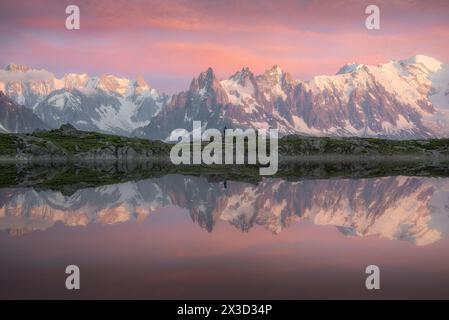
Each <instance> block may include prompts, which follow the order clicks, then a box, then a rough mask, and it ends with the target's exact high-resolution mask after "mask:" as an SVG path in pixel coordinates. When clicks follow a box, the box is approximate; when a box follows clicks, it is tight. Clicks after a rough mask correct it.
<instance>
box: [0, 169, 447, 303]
mask: <svg viewBox="0 0 449 320" xmlns="http://www.w3.org/2000/svg"><path fill="white" fill-rule="evenodd" d="M0 230H1V232H0V261H1V262H0V298H73V299H76V298H160V299H162V298H164V299H168V298H177V299H194V298H202V299H215V298H217V299H219V298H223V299H225V298H230V299H240V298H242V299H259V298H267V299H278V298H283V299H299V298H373V299H377V298H449V250H448V249H449V240H448V237H447V235H448V230H449V179H448V178H431V177H405V176H395V177H380V178H363V179H340V178H335V179H314V180H307V179H297V181H287V180H284V179H282V178H267V179H263V180H262V181H260V182H254V183H250V182H239V181H226V182H224V181H210V180H208V179H207V178H204V177H195V176H187V175H179V174H169V175H165V176H163V177H158V178H151V179H145V180H140V181H129V182H126V183H120V184H113V185H106V186H99V187H93V188H84V189H78V190H76V191H74V192H73V193H66V192H65V193H64V192H61V191H58V190H50V189H45V188H31V187H30V188H27V187H23V188H17V187H11V188H3V189H0ZM70 264H75V265H78V266H79V267H80V269H81V290H79V291H68V290H66V289H65V278H66V274H65V267H66V266H67V265H70ZM370 264H375V265H378V266H379V267H380V269H381V290H378V291H368V290H366V288H365V279H366V276H367V275H366V274H365V267H366V266H368V265H370Z"/></svg>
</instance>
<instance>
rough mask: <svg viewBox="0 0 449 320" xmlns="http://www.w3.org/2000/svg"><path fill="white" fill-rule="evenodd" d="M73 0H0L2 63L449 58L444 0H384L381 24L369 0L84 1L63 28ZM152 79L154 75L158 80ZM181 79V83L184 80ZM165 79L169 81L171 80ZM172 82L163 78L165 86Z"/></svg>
mask: <svg viewBox="0 0 449 320" xmlns="http://www.w3.org/2000/svg"><path fill="white" fill-rule="evenodd" d="M72 2H73V1H43V0H42V1H41V0H37V1H33V2H29V1H23V0H16V1H14V4H13V5H12V4H11V3H6V2H2V3H0V40H1V42H2V51H1V52H0V64H6V63H9V62H13V61H14V62H19V63H24V64H29V65H31V66H35V67H45V68H49V70H50V71H52V72H55V73H64V72H71V71H77V72H78V71H79V72H81V71H82V72H88V73H91V74H95V73H102V72H108V73H115V74H118V75H123V76H135V75H137V74H143V75H144V76H146V77H149V78H151V79H152V80H153V85H154V86H156V87H157V86H158V83H157V82H158V81H157V77H158V76H164V75H165V76H167V75H169V76H171V77H176V78H178V79H184V80H183V81H180V82H178V84H181V85H180V86H179V87H176V88H169V90H180V89H184V88H185V87H187V85H188V83H189V81H190V79H191V78H192V77H193V76H195V75H196V74H197V73H199V72H200V71H202V70H204V69H205V68H207V67H209V66H212V67H213V68H214V69H215V70H216V71H217V73H218V74H219V75H220V76H223V77H227V76H229V75H230V74H232V73H234V72H235V71H236V70H238V69H240V68H242V67H244V66H248V67H250V68H251V69H253V70H254V71H255V72H256V73H260V72H263V71H264V70H265V69H267V68H269V67H271V66H272V65H274V64H279V65H281V66H282V67H283V68H284V69H286V70H288V71H290V72H291V73H292V74H293V75H294V76H295V77H296V78H310V77H312V76H313V75H317V74H332V73H335V72H336V71H337V70H338V69H339V68H340V66H341V65H343V64H344V63H347V62H351V61H356V62H360V63H368V64H377V63H381V62H386V61H388V60H391V59H400V58H407V57H409V56H411V55H414V54H418V53H421V54H427V55H430V56H434V57H435V58H437V59H440V60H442V61H446V62H449V45H448V44H447V43H448V41H445V39H448V36H449V21H448V19H447V17H446V15H447V12H448V10H449V2H447V1H440V0H434V1H425V2H423V1H409V0H408V1H405V0H397V1H377V3H379V6H380V8H381V30H380V31H369V30H367V29H366V28H365V27H364V19H365V14H364V8H365V6H366V5H367V4H368V3H369V2H368V1H355V0H349V1H348V0H345V1H341V0H337V1H330V0H321V1H296V0H295V1H293V0H284V1H274V0H273V1H269V0H261V1H258V2H257V5H256V4H255V3H254V2H253V1H235V0H227V1H219V0H217V1H206V0H196V1H182V0H172V1H157V0H152V1H104V0H98V1H87V0H83V1H77V3H78V4H79V6H80V9H81V30H79V31H67V30H66V29H65V28H64V21H65V16H66V15H65V13H64V9H65V6H66V5H67V4H71V3H72ZM154 82H155V83H154ZM178 84H177V86H178ZM164 85H165V84H164ZM162 89H165V88H162Z"/></svg>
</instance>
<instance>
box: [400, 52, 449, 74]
mask: <svg viewBox="0 0 449 320" xmlns="http://www.w3.org/2000/svg"><path fill="white" fill-rule="evenodd" d="M400 62H401V64H403V65H406V66H410V65H416V66H421V67H423V68H424V69H425V70H426V71H428V72H437V71H439V70H440V69H441V68H442V66H443V63H442V62H440V61H438V60H436V59H434V58H432V57H428V56H424V55H421V54H418V55H415V56H413V57H411V58H408V59H406V60H401V61H400Z"/></svg>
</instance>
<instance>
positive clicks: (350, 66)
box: [337, 62, 365, 75]
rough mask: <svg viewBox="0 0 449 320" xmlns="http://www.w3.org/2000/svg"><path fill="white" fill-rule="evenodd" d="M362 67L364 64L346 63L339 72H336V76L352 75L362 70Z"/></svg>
mask: <svg viewBox="0 0 449 320" xmlns="http://www.w3.org/2000/svg"><path fill="white" fill-rule="evenodd" d="M364 66H365V65H364V64H358V63H354V62H352V63H347V64H345V65H344V66H343V67H341V68H340V70H338V72H337V75H339V74H346V73H352V72H354V71H357V70H359V69H361V68H363V67H364Z"/></svg>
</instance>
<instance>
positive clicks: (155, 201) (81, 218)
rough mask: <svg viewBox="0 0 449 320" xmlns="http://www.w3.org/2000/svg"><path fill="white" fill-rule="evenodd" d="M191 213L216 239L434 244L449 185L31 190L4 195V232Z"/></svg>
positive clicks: (155, 184)
mask: <svg viewBox="0 0 449 320" xmlns="http://www.w3.org/2000/svg"><path fill="white" fill-rule="evenodd" d="M172 206H175V207H179V208H182V209H186V210H187V211H188V212H189V214H190V217H191V219H192V221H193V222H194V223H197V224H198V225H199V226H201V228H203V229H204V230H207V231H209V232H213V230H214V227H215V226H216V224H217V222H219V221H224V222H227V223H229V224H231V225H233V226H234V227H235V228H238V229H240V230H241V231H244V232H251V229H252V228H253V227H254V226H256V225H260V226H262V227H263V228H265V229H266V230H267V231H269V232H271V233H274V234H279V233H281V232H282V231H283V230H284V229H286V228H288V227H289V226H290V225H292V224H294V223H298V222H301V221H310V222H311V223H313V224H315V225H327V226H335V227H337V228H338V229H339V231H340V232H342V233H344V234H345V235H348V236H356V237H365V236H378V237H382V238H388V239H395V240H406V241H409V242H411V243H414V244H415V245H417V246H424V245H428V244H431V243H434V242H436V241H438V240H440V239H442V238H444V237H446V235H447V230H448V229H449V216H448V213H449V178H430V177H405V176H395V177H380V178H363V179H327V180H324V179H323V180H319V179H317V180H298V181H286V180H283V179H281V178H266V179H263V180H261V181H260V182H258V183H248V182H238V181H226V182H225V183H223V181H221V182H220V181H217V182H210V181H208V180H207V179H206V178H204V177H195V176H187V175H179V174H169V175H165V176H163V177H158V178H151V179H146V180H141V181H136V182H132V181H130V182H126V183H119V184H112V185H105V186H99V187H96V188H85V189H79V190H77V191H75V192H74V193H73V194H71V195H64V194H62V193H61V192H60V191H54V190H38V189H37V190H36V189H34V188H32V187H30V188H4V189H0V230H4V231H7V232H9V233H10V234H11V235H22V234H25V233H29V232H32V231H35V230H48V229H49V228H51V227H53V226H54V225H55V224H56V223H57V222H62V223H63V224H64V225H65V226H67V227H72V226H86V225H88V224H93V223H98V224H105V225H108V224H116V223H120V222H126V221H132V220H135V221H137V222H138V223H140V222H143V221H144V220H145V219H146V218H147V216H148V215H151V214H152V212H154V211H156V210H158V209H161V208H163V207H172Z"/></svg>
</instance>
